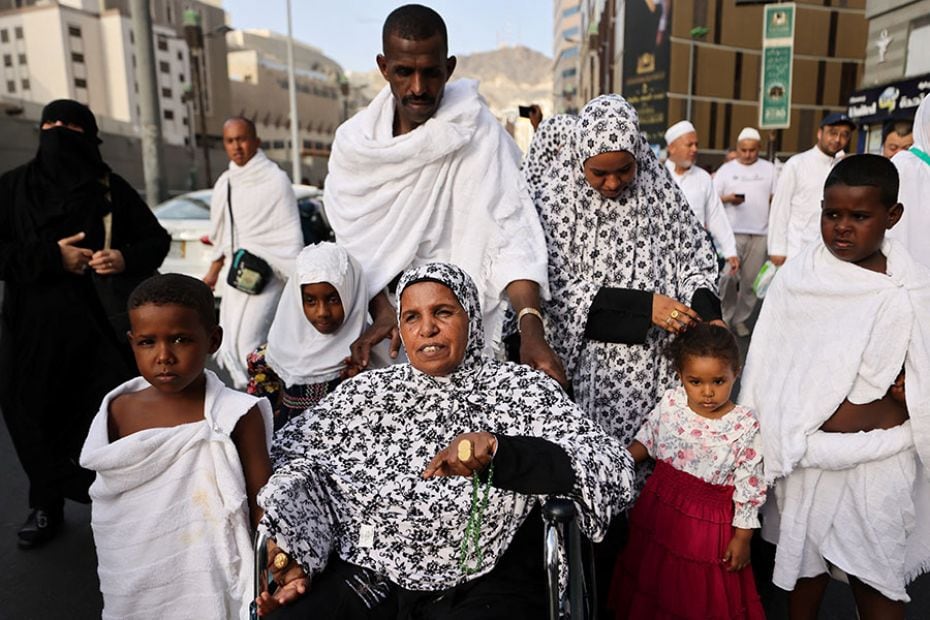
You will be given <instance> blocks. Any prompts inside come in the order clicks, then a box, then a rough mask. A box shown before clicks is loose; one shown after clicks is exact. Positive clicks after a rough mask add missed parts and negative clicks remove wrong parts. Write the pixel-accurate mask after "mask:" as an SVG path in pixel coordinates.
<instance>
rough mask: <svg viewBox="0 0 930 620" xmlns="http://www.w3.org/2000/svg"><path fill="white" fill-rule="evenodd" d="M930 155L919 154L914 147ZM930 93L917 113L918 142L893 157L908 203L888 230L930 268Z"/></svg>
mask: <svg viewBox="0 0 930 620" xmlns="http://www.w3.org/2000/svg"><path fill="white" fill-rule="evenodd" d="M915 148H917V149H920V150H921V151H922V152H923V153H925V154H926V157H925V158H924V159H921V158H920V157H918V156H917V155H916V154H915V152H913V149H915ZM927 158H930V95H928V96H926V97H924V100H923V101H921V102H920V106H919V107H918V108H917V113H916V114H915V115H914V145H913V146H912V147H911V150H909V151H899V152H898V153H896V154H895V156H894V157H892V158H891V163H893V164H894V165H895V167H896V168H897V169H898V175H899V176H900V178H901V187H900V188H899V189H898V202H900V203H901V204H903V205H904V214H903V215H902V216H901V221H899V222H898V224H897V225H896V226H895V227H894V228H892V229H891V230H890V231H888V236H889V237H892V238H893V239H898V240H900V241H901V243H903V244H904V246H905V247H906V248H907V251H908V252H910V253H911V256H913V257H914V259H915V260H916V261H917V262H918V263H921V264H922V265H924V266H925V267H930V242H928V240H927V235H928V234H930V159H927Z"/></svg>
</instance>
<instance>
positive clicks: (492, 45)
mask: <svg viewBox="0 0 930 620" xmlns="http://www.w3.org/2000/svg"><path fill="white" fill-rule="evenodd" d="M419 3H420V4H425V5H426V6H429V7H432V8H433V9H435V10H436V12H438V13H439V14H440V15H442V17H443V19H444V20H445V22H446V28H447V29H448V31H449V51H450V52H451V53H452V54H459V55H465V54H471V53H474V52H484V51H489V50H493V49H496V48H497V47H499V46H500V45H501V44H506V45H517V44H519V45H525V46H527V47H530V48H533V49H535V50H538V51H540V52H542V53H543V54H545V55H546V56H550V57H551V56H552V3H551V2H550V1H547V0H435V1H434V0H419ZM402 4H406V2H403V1H398V0H291V12H292V17H293V32H294V39H295V40H298V41H301V42H303V43H309V44H310V45H313V46H315V47H318V48H320V49H321V50H322V51H323V53H324V54H326V55H327V56H329V57H330V58H332V59H333V60H335V61H336V62H338V63H339V64H340V65H342V68H343V69H345V70H347V71H370V70H372V69H374V68H375V56H376V55H377V54H378V53H379V52H380V51H381V26H382V24H383V23H384V18H385V17H387V15H388V13H390V12H391V11H392V10H393V9H394V8H396V7H398V6H401V5H402ZM223 8H224V9H225V10H226V14H227V16H228V17H229V19H230V21H231V26H232V27H233V28H242V29H246V28H266V29H269V30H274V31H276V32H279V33H281V34H287V2H286V0H261V1H258V2H256V1H255V0H223Z"/></svg>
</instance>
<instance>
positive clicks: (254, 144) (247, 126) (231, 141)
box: [223, 116, 261, 166]
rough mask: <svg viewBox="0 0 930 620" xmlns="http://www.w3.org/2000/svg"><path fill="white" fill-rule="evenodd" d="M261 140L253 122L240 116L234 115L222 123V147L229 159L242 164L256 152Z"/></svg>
mask: <svg viewBox="0 0 930 620" xmlns="http://www.w3.org/2000/svg"><path fill="white" fill-rule="evenodd" d="M259 146H261V142H260V141H259V139H258V132H257V131H256V130H255V123H253V122H252V121H250V120H249V119H247V118H244V117H242V116H234V117H232V118H230V119H227V120H226V122H225V123H223V148H224V149H225V150H226V156H227V157H229V161H231V162H233V163H234V164H236V165H237V166H244V165H246V164H247V163H249V160H250V159H252V157H254V156H255V153H257V152H258V147H259Z"/></svg>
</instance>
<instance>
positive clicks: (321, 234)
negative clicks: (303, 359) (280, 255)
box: [152, 185, 335, 278]
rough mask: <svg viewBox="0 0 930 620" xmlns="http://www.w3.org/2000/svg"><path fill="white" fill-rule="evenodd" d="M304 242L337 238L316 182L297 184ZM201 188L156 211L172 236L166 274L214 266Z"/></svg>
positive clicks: (207, 192)
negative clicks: (314, 184)
mask: <svg viewBox="0 0 930 620" xmlns="http://www.w3.org/2000/svg"><path fill="white" fill-rule="evenodd" d="M293 187H294V195H295V196H297V208H298V209H299V210H300V228H301V231H302V232H303V237H304V245H310V244H312V243H319V242H321V241H333V240H334V239H335V235H334V234H333V230H332V228H330V226H329V221H327V219H326V213H325V212H324V211H323V190H321V189H319V188H318V187H313V186H312V185H294V186H293ZM212 194H213V190H212V189H200V190H197V191H194V192H189V193H187V194H181V195H180V196H176V197H174V198H171V199H170V200H166V201H165V202H163V203H161V204H159V205H158V206H157V207H155V208H154V209H153V210H152V212H153V213H154V214H155V217H156V218H158V222H159V223H160V224H161V225H162V226H164V228H165V230H167V231H168V233H169V234H170V235H171V249H170V250H168V256H167V257H166V258H165V260H164V262H163V263H162V265H161V269H160V271H161V272H162V273H183V274H186V275H189V276H193V277H195V278H202V277H203V276H204V274H206V273H207V270H208V269H209V268H210V262H211V256H213V248H212V247H211V246H212V244H211V243H210V196H211V195H212Z"/></svg>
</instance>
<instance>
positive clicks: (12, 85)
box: [6, 80, 16, 93]
mask: <svg viewBox="0 0 930 620" xmlns="http://www.w3.org/2000/svg"><path fill="white" fill-rule="evenodd" d="M6 90H7V92H10V93H15V92H16V82H14V81H13V80H7V81H6Z"/></svg>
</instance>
